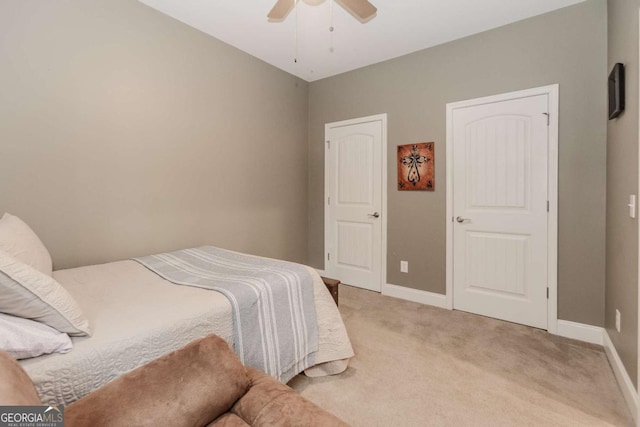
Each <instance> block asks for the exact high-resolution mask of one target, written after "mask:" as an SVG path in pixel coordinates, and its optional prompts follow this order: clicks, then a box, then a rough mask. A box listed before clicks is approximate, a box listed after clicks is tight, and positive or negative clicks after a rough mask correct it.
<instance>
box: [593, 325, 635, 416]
mask: <svg viewBox="0 0 640 427" xmlns="http://www.w3.org/2000/svg"><path fill="white" fill-rule="evenodd" d="M602 339H603V341H604V351H605V352H606V353H607V359H609V364H610V365H611V368H612V369H613V373H614V374H615V376H616V380H618V385H619V386H620V389H621V390H622V395H623V396H624V400H625V401H626V402H627V406H628V407H629V411H631V416H632V417H633V420H634V421H635V422H636V423H637V422H638V408H639V407H640V404H639V402H638V392H637V391H636V388H635V387H634V386H633V381H631V378H630V377H629V374H628V373H627V370H626V369H625V367H624V365H623V364H622V360H620V356H618V352H617V351H616V348H615V347H614V345H613V342H611V338H610V337H609V334H608V333H607V331H606V330H605V329H603V330H602Z"/></svg>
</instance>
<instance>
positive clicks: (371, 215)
mask: <svg viewBox="0 0 640 427" xmlns="http://www.w3.org/2000/svg"><path fill="white" fill-rule="evenodd" d="M368 216H370V217H372V218H380V214H379V213H378V212H374V213H372V214H368Z"/></svg>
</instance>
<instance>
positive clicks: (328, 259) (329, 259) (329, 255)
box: [327, 252, 331, 261]
mask: <svg viewBox="0 0 640 427" xmlns="http://www.w3.org/2000/svg"><path fill="white" fill-rule="evenodd" d="M327 261H331V254H330V253H329V252H327Z"/></svg>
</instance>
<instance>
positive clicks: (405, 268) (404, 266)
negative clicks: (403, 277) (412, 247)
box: [400, 261, 409, 273]
mask: <svg viewBox="0 0 640 427" xmlns="http://www.w3.org/2000/svg"><path fill="white" fill-rule="evenodd" d="M408 272H409V261H400V273H408Z"/></svg>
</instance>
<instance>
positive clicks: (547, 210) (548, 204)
mask: <svg viewBox="0 0 640 427" xmlns="http://www.w3.org/2000/svg"><path fill="white" fill-rule="evenodd" d="M547 212H549V201H548V200H547Z"/></svg>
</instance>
